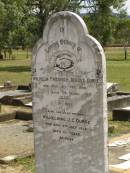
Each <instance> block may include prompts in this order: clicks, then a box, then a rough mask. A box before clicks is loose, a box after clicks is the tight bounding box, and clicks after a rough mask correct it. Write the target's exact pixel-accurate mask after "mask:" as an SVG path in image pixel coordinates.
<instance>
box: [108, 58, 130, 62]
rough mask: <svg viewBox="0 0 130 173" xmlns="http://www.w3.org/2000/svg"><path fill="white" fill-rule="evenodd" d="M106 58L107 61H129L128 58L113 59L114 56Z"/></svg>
mask: <svg viewBox="0 0 130 173" xmlns="http://www.w3.org/2000/svg"><path fill="white" fill-rule="evenodd" d="M106 60H107V61H120V62H125V61H126V62H127V61H130V59H127V60H125V59H114V58H109V59H106Z"/></svg>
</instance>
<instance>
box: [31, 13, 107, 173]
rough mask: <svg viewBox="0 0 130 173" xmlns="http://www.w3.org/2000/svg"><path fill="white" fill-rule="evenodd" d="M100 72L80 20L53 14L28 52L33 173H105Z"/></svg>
mask: <svg viewBox="0 0 130 173" xmlns="http://www.w3.org/2000/svg"><path fill="white" fill-rule="evenodd" d="M105 73H106V71H105V56H104V53H103V49H102V47H101V45H100V44H99V43H98V41H96V40H95V39H94V38H93V37H92V36H90V35H89V34H88V31H87V28H86V25H85V23H84V22H83V20H82V19H81V18H80V17H79V16H78V15H76V14H74V13H72V12H66V11H65V12H59V13H56V14H54V15H53V16H52V17H51V18H50V20H49V21H48V23H47V25H46V27H45V30H44V33H43V39H41V40H40V41H39V42H38V43H37V45H36V47H35V49H34V53H33V116H34V132H35V153H36V173H107V171H108V164H107V116H106V81H105V77H106V76H105Z"/></svg>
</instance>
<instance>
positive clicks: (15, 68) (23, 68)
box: [0, 66, 31, 72]
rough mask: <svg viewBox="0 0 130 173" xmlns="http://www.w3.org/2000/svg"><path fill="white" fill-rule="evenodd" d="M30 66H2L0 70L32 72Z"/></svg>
mask: <svg viewBox="0 0 130 173" xmlns="http://www.w3.org/2000/svg"><path fill="white" fill-rule="evenodd" d="M30 71H31V67H29V66H6V67H0V72H30Z"/></svg>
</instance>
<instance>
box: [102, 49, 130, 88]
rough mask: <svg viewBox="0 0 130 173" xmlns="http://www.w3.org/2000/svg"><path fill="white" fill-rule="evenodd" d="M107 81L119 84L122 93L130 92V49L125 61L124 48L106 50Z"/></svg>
mask: <svg viewBox="0 0 130 173" xmlns="http://www.w3.org/2000/svg"><path fill="white" fill-rule="evenodd" d="M105 54H106V59H107V81H108V82H116V83H119V85H120V89H121V90H122V91H130V48H129V49H128V59H127V60H124V50H123V48H106V50H105Z"/></svg>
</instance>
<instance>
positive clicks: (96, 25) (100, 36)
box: [84, 0, 124, 46]
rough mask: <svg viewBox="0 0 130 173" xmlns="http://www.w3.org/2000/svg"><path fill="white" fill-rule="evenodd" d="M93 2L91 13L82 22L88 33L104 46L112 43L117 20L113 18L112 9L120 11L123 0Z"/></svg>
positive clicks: (96, 0) (97, 0)
mask: <svg viewBox="0 0 130 173" xmlns="http://www.w3.org/2000/svg"><path fill="white" fill-rule="evenodd" d="M93 1H94V0H93ZM93 1H91V2H93ZM94 2H95V3H93V11H92V12H91V13H89V15H88V14H87V16H85V17H84V20H85V22H86V23H87V25H88V26H89V28H90V33H91V34H92V35H93V36H94V37H96V38H97V40H99V41H100V42H101V44H102V45H103V46H105V45H106V44H107V43H110V42H111V41H113V36H114V35H113V28H114V27H115V24H116V20H118V19H117V18H115V17H114V16H113V14H112V13H113V12H112V9H114V8H116V10H118V11H119V10H121V8H122V6H123V2H124V0H95V1H94Z"/></svg>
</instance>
